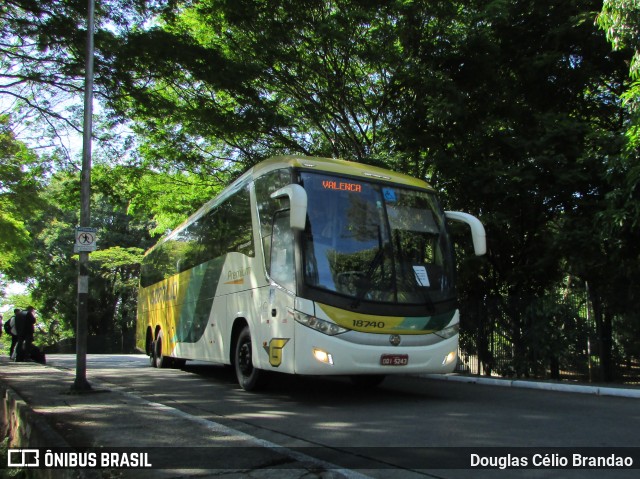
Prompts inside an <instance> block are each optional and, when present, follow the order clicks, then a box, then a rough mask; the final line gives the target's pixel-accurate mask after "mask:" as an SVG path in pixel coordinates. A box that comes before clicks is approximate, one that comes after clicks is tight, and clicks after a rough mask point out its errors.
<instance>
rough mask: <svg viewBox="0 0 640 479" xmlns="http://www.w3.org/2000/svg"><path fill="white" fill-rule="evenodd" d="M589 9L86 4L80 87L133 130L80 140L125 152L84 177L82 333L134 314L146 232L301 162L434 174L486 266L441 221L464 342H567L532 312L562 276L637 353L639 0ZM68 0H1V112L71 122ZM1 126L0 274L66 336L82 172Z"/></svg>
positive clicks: (521, 357) (526, 364)
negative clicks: (249, 172) (26, 284)
mask: <svg viewBox="0 0 640 479" xmlns="http://www.w3.org/2000/svg"><path fill="white" fill-rule="evenodd" d="M601 6H602V5H601V4H600V2H597V1H595V0H593V1H591V0H589V1H586V2H584V1H582V2H578V1H575V0H569V1H567V0H495V1H491V2H480V1H476V0H472V1H470V2H469V1H467V2H461V1H455V0H442V1H436V2H433V1H426V0H415V1H406V0H393V1H382V0H356V1H353V0H351V1H347V0H333V1H330V2H329V1H325V0H312V1H308V2H295V1H293V0H273V1H269V2H266V1H262V0H233V1H228V0H203V1H199V2H190V1H171V2H163V1H157V2H156V1H151V2H149V1H142V0H128V1H124V2H114V1H111V0H107V1H105V2H99V5H98V15H97V18H98V20H97V33H96V47H97V55H96V86H97V90H98V92H99V97H100V98H101V99H103V101H104V106H105V107H106V112H107V113H108V120H109V123H108V125H117V123H118V122H119V121H121V122H122V123H123V124H126V125H127V126H128V127H130V129H131V132H132V133H133V134H135V135H136V142H135V144H131V143H129V142H128V141H129V139H128V138H127V139H122V138H118V135H117V134H116V133H114V130H112V129H111V126H109V127H107V126H106V125H107V124H99V125H100V128H99V129H100V130H101V131H100V132H99V133H98V135H100V136H101V138H109V140H110V141H114V142H120V143H121V145H118V146H121V147H122V151H126V152H127V154H130V156H124V155H123V154H122V153H121V152H116V151H114V150H109V149H104V150H103V152H102V156H101V157H100V158H99V161H97V162H95V166H94V169H93V195H92V223H93V225H94V226H96V227H97V228H98V230H99V233H98V238H99V242H98V246H99V251H98V252H96V253H94V254H92V255H91V262H92V265H91V268H92V273H91V291H92V298H93V299H92V304H91V305H90V309H91V310H92V311H94V313H95V314H93V315H92V322H91V324H90V326H89V327H90V331H91V333H93V334H111V333H113V332H124V331H127V330H129V328H130V327H131V325H132V318H133V314H134V313H133V311H134V310H135V286H134V285H135V282H136V277H137V274H138V272H137V262H138V261H139V257H140V254H141V252H142V251H143V250H145V249H146V248H148V247H149V246H151V245H152V244H153V242H154V240H153V239H152V235H158V234H159V233H164V232H165V231H166V230H168V229H172V228H175V227H176V226H177V225H178V224H179V223H180V222H182V221H183V220H184V219H185V218H186V217H187V216H188V214H190V213H192V212H193V211H195V210H196V209H197V208H198V207H199V206H200V205H201V204H203V203H204V202H206V201H207V200H208V199H209V198H211V197H212V196H214V195H215V193H216V192H217V191H219V189H220V188H221V187H222V186H224V185H225V184H228V183H229V182H230V181H231V180H233V179H234V178H235V177H237V176H238V175H239V174H240V173H241V172H243V171H245V170H246V169H247V168H248V167H250V166H251V165H253V164H255V163H256V162H258V161H259V160H261V159H263V158H264V157H266V156H270V155H272V154H274V153H304V154H312V155H325V156H340V157H344V158H346V159H353V160H357V161H361V162H364V163H369V164H381V165H386V166H388V167H390V168H392V169H395V170H399V171H403V172H406V173H409V174H411V175H413V176H415V177H420V178H424V177H426V176H429V177H430V178H431V182H432V183H433V185H434V186H436V187H437V188H438V189H439V190H440V191H442V193H443V194H442V197H443V202H444V203H445V205H446V207H447V209H460V210H466V211H470V212H472V213H476V214H478V215H479V216H480V217H481V219H482V220H483V222H484V223H485V225H486V228H487V232H488V236H489V247H490V252H489V255H488V256H487V257H486V258H474V257H471V256H470V255H468V254H463V253H465V249H467V250H468V237H467V234H468V233H467V231H464V232H460V233H457V232H456V231H455V230H454V236H455V238H456V243H457V245H458V246H459V248H458V258H459V262H460V275H459V279H460V281H459V286H460V287H459V292H460V296H461V299H462V302H463V306H464V308H465V310H464V313H465V314H463V327H465V328H469V329H474V328H475V329H476V330H477V331H480V332H482V334H483V335H485V336H484V338H480V339H479V340H478V341H477V347H478V349H479V350H480V351H481V353H484V352H486V347H485V346H486V345H484V346H483V342H486V339H487V337H488V334H490V333H493V332H498V331H500V332H501V334H502V335H503V336H504V338H506V339H508V340H509V341H511V342H512V343H513V345H514V348H515V349H514V354H515V359H514V360H515V363H516V364H517V365H518V369H519V370H522V371H537V370H539V369H540V368H541V365H542V364H547V363H550V362H551V361H552V360H554V361H564V360H566V359H567V354H573V349H571V347H569V346H567V347H566V348H565V349H564V350H563V346H564V345H568V344H577V341H578V337H579V336H580V335H582V334H583V332H582V331H581V330H580V328H579V325H576V320H575V315H574V311H572V310H571V308H569V307H565V306H566V305H564V304H563V303H562V302H559V301H556V302H555V303H554V304H546V303H544V304H542V303H541V302H540V298H542V297H545V296H547V295H554V294H555V292H556V291H558V290H559V289H561V288H562V282H563V280H564V278H565V277H566V276H567V274H571V275H573V276H574V277H575V278H577V279H579V280H581V281H582V282H584V281H586V282H587V283H588V284H589V286H590V290H589V291H590V295H591V296H590V299H591V301H592V302H593V303H594V304H597V306H598V307H597V308H596V310H597V314H595V315H596V316H597V317H598V321H599V326H598V328H599V330H598V335H599V336H600V337H602V338H604V340H605V341H606V340H608V339H612V338H611V336H612V335H611V334H609V336H610V337H609V338H607V337H606V336H607V334H608V333H607V331H608V330H609V329H610V328H608V326H610V325H615V328H616V330H617V331H620V334H622V337H617V339H616V344H619V345H622V344H624V350H625V351H629V352H630V353H629V354H636V353H634V352H633V351H634V348H633V346H632V341H631V340H630V339H629V338H631V337H632V335H633V334H635V333H634V332H635V331H637V315H634V312H633V308H634V306H635V304H636V302H637V301H636V299H637V298H638V297H639V296H640V289H639V288H638V286H637V285H638V284H640V273H639V269H638V264H639V263H638V260H639V259H640V250H639V247H638V246H637V245H638V244H640V241H639V240H640V238H638V233H637V231H639V230H638V228H637V226H638V225H639V224H640V220H639V219H640V209H639V207H638V205H639V204H640V201H639V200H640V197H639V196H638V195H639V194H640V193H639V191H640V189H639V188H638V179H639V178H640V168H639V167H638V154H637V152H638V149H637V145H638V141H639V140H638V137H639V135H638V121H637V120H638V116H637V115H638V109H637V108H636V103H637V98H638V83H637V82H636V83H634V84H631V83H630V82H629V79H628V73H629V65H627V64H625V62H624V60H625V59H628V58H629V57H633V56H634V55H635V57H634V60H633V61H632V63H631V73H632V75H636V74H637V68H638V66H637V63H638V62H637V52H638V44H637V41H638V18H640V16H638V2H637V1H635V0H617V1H614V0H607V1H605V2H604V7H603V11H602V13H601V14H600V16H599V17H598V21H599V22H600V26H601V27H602V28H604V30H605V31H606V35H605V32H603V31H601V30H599V29H598V27H597V26H595V25H594V18H595V17H596V13H595V12H596V11H598V10H600V9H601ZM84 8H85V7H84V6H83V5H82V4H79V3H78V2H74V1H70V0H55V1H53V2H48V3H47V2H44V3H43V2H40V3H38V2H32V1H26V0H25V1H22V0H18V1H15V2H11V3H10V5H8V6H6V7H2V9H1V10H0V29H1V30H0V31H2V33H3V38H6V39H7V42H6V43H5V45H4V46H3V47H1V48H0V60H1V61H2V62H3V63H2V64H3V66H4V65H6V68H5V70H4V72H5V73H3V74H2V75H4V76H3V77H2V78H3V80H4V82H5V83H6V79H7V78H8V76H7V75H11V74H14V73H16V72H20V73H21V75H20V76H19V77H17V80H16V81H17V83H16V84H15V85H13V86H12V88H8V87H7V88H6V89H3V91H2V92H1V93H2V94H3V95H5V96H6V95H11V96H13V98H15V99H16V101H17V103H18V105H17V106H18V107H19V111H21V112H24V111H25V110H24V108H27V109H29V111H31V112H37V115H40V117H41V118H42V117H43V116H42V115H48V116H46V118H48V120H49V123H48V124H51V125H55V124H56V121H58V122H63V123H64V122H67V123H70V124H71V127H72V128H77V123H74V122H75V121H76V119H79V116H78V115H77V113H78V112H77V111H74V112H72V113H73V114H69V115H66V114H64V115H62V114H61V113H60V111H61V110H60V109H56V103H57V102H59V101H60V100H61V99H63V98H67V99H68V98H69V97H68V96H67V97H65V96H64V94H67V95H74V94H77V93H78V92H79V91H80V89H81V81H80V80H81V75H82V73H83V71H82V68H83V67H82V65H83V45H84V31H83V30H84V23H83V21H84V15H85V11H84ZM607 35H608V38H609V39H610V40H611V41H612V42H613V43H614V45H615V46H616V48H621V51H620V52H617V53H616V52H611V48H610V45H608V44H607V42H606V40H605V37H606V36H607ZM629 52H633V53H632V54H631V55H630V54H629ZM5 90H6V91H5ZM621 95H622V96H621ZM66 104H67V103H66V102H65V101H62V103H59V104H58V107H60V108H63V110H62V111H64V105H66ZM33 114H34V115H36V113H33ZM74 115H76V116H74ZM20 118H22V117H20ZM14 121H15V120H14ZM5 123H6V125H7V128H5V129H3V130H2V136H1V137H0V154H2V162H1V163H0V165H1V166H0V181H2V182H3V183H2V188H1V189H0V202H2V203H1V205H0V206H2V208H0V222H2V225H1V226H2V228H1V229H0V247H2V248H3V251H6V254H4V255H3V256H2V257H0V263H1V264H0V270H2V271H3V272H5V273H7V274H9V273H10V275H11V276H10V277H14V278H32V279H34V289H33V295H34V300H36V301H39V302H40V303H39V306H40V309H41V311H42V313H43V317H51V318H56V320H58V321H59V322H60V325H61V326H64V327H67V330H72V329H73V325H74V323H75V312H74V305H75V294H76V293H75V283H76V275H77V273H76V270H75V268H76V264H75V257H74V255H73V253H72V251H71V245H72V243H73V228H74V226H75V225H76V224H77V222H78V221H77V209H78V208H77V205H78V196H79V194H78V192H79V178H78V175H77V171H76V170H75V169H74V168H73V167H71V166H70V163H66V164H63V165H62V166H61V165H60V163H58V164H57V169H56V170H55V171H51V172H49V173H48V174H47V175H44V177H43V176H42V170H39V169H38V165H39V164H40V163H39V162H41V161H42V160H43V159H42V158H39V157H38V156H37V155H35V154H34V153H33V151H30V150H29V149H28V148H26V147H25V146H24V144H21V143H20V142H18V141H17V140H16V139H15V136H12V134H11V132H10V129H9V128H8V125H9V123H8V120H7V122H5ZM24 124H25V125H28V127H30V128H33V126H32V125H33V123H27V122H25V123H24ZM103 125H105V126H103ZM51 128H53V130H52V129H50V128H47V129H46V130H45V132H46V133H47V134H58V130H57V128H56V127H51ZM102 130H108V131H102ZM101 143H102V142H101ZM114 144H115V143H114ZM60 157H65V158H66V159H68V160H69V159H71V158H70V155H66V154H65V155H62V156H60ZM5 159H6V161H5ZM53 159H54V160H55V159H56V158H53ZM41 177H43V178H44V179H43V180H42V181H39V180H38V178H41ZM5 185H6V186H5ZM26 192H28V193H26ZM16 193H20V194H16ZM23 193H24V194H23ZM37 199H40V200H42V204H38V203H37V202H36V201H34V200H37ZM465 318H466V319H465ZM496 318H499V319H496ZM554 332H557V333H558V336H554ZM545 336H546V337H548V338H550V341H549V343H548V344H542V343H541V342H540V341H539V338H540V337H545ZM614 336H615V335H614ZM536 338H538V339H536ZM625 338H626V339H625ZM506 339H505V340H506ZM611 344H613V342H612V343H611ZM621 347H622V346H621ZM483 348H484V349H483ZM605 349H606V347H605V348H602V350H605ZM610 349H611V348H610ZM576 354H577V353H576Z"/></svg>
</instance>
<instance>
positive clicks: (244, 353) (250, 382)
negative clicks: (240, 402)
mask: <svg viewBox="0 0 640 479" xmlns="http://www.w3.org/2000/svg"><path fill="white" fill-rule="evenodd" d="M233 359H234V366H235V370H236V378H238V384H240V387H241V388H242V389H244V390H245V391H255V390H256V389H259V388H260V387H261V386H263V385H264V382H265V372H264V371H262V370H260V369H258V368H256V367H254V366H253V355H252V351H251V332H250V331H249V327H248V326H245V327H244V328H243V329H242V331H240V335H239V336H238V341H237V342H236V348H235V354H234V356H233Z"/></svg>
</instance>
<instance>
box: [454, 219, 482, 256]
mask: <svg viewBox="0 0 640 479" xmlns="http://www.w3.org/2000/svg"><path fill="white" fill-rule="evenodd" d="M444 214H445V216H446V217H447V219H450V220H453V221H461V222H462V223H466V224H468V225H469V227H470V228H471V237H472V239H473V250H474V251H475V253H476V256H482V255H483V254H485V253H486V252H487V234H486V232H485V231H484V226H482V223H481V222H480V220H479V219H478V218H476V217H475V216H473V215H470V214H468V213H461V212H460V211H445V213H444Z"/></svg>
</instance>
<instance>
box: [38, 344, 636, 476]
mask: <svg viewBox="0 0 640 479" xmlns="http://www.w3.org/2000/svg"><path fill="white" fill-rule="evenodd" d="M47 360H48V364H49V365H51V366H54V367H59V368H67V369H74V368H75V356H73V355H48V357H47ZM87 377H88V379H89V381H90V382H95V383H99V384H100V385H101V386H103V387H119V388H122V389H125V390H127V391H129V392H132V393H134V394H136V395H138V396H141V397H144V398H146V399H149V400H152V401H154V402H159V403H162V404H166V405H168V406H171V407H174V408H176V409H179V410H181V411H183V412H184V413H187V414H191V415H194V416H198V417H201V418H204V419H208V420H211V421H215V422H217V423H220V424H223V425H225V426H228V427H231V428H234V429H236V430H240V431H243V432H245V433H249V434H251V435H253V436H255V437H258V438H260V439H265V440H268V441H271V442H273V443H276V444H280V445H283V446H287V447H314V448H316V447H317V448H318V449H319V448H322V450H323V451H347V452H348V453H349V454H351V456H354V457H363V456H366V457H370V458H373V459H376V460H378V461H381V462H382V463H383V464H385V465H383V466H380V468H379V469H377V470H376V469H374V470H372V471H369V473H370V475H373V476H377V477H410V476H413V475H416V476H419V475H426V476H427V477H442V478H445V477H446V478H458V477H474V478H475V477H532V478H538V477H550V478H551V477H553V478H557V477H571V478H573V477H576V478H578V477H579V478H584V477H594V478H596V477H597V478H600V477H612V478H618V477H637V476H638V475H640V472H639V470H638V469H635V470H632V471H629V470H607V469H605V470H602V469H600V470H584V469H583V470H566V469H537V468H533V469H523V470H517V471H514V470H495V469H492V470H474V471H469V470H460V469H457V470H456V469H453V470H451V469H446V470H445V469H442V470H438V471H424V470H422V469H421V467H420V461H416V456H420V455H429V454H438V455H442V453H446V452H447V450H446V449H440V448H471V449H469V451H471V452H473V451H477V452H478V453H479V455H480V456H482V457H485V456H487V457H488V456H492V455H495V456H500V457H502V456H506V455H508V454H510V453H513V456H515V457H517V453H518V451H519V449H511V448H521V447H522V448H541V449H540V452H541V456H540V457H539V459H540V460H545V458H546V460H551V461H553V460H554V459H559V460H562V457H564V455H565V453H566V454H567V455H569V456H570V455H571V454H572V453H574V452H576V451H579V450H580V451H582V449H581V448H621V447H633V448H640V434H638V432H639V431H640V402H639V401H638V399H633V398H618V397H606V396H592V395H585V394H570V393H562V392H553V391H541V390H531V389H518V388H501V387H493V386H484V385H479V384H465V383H456V382H446V381H438V380H430V379H425V378H417V377H389V378H387V379H386V380H385V382H384V383H383V384H382V386H380V387H379V388H377V389H373V390H363V389H358V388H357V387H355V386H353V385H352V384H351V383H350V382H349V381H348V380H346V379H342V378H311V377H293V376H284V375H274V376H273V377H272V378H271V381H270V383H269V385H268V386H267V387H266V389H265V390H263V391H261V392H259V393H248V392H245V391H243V390H242V389H240V388H239V386H238V385H237V384H236V382H235V377H234V375H233V373H232V371H231V370H230V369H228V368H223V367H219V366H213V365H208V364H204V363H193V364H192V363H187V366H186V367H185V368H184V369H183V370H171V369H153V368H151V367H150V366H149V365H148V360H147V358H146V357H145V356H135V355H102V356H94V355H90V356H89V357H88V366H87ZM390 446H396V448H393V449H392V448H390ZM488 448H499V449H495V450H494V449H488ZM505 448H506V449H505ZM542 448H553V449H542ZM306 450H308V451H314V450H315V449H306ZM389 450H391V451H399V452H400V451H409V453H407V455H404V456H403V455H402V453H401V454H400V456H401V457H399V458H394V457H390V456H389V455H388V451H389ZM460 450H461V449H452V450H451V451H454V452H456V451H460ZM464 451H465V453H466V452H468V451H467V450H466V449H465V450H464ZM588 451H590V452H589V453H591V452H593V451H597V450H588ZM602 451H605V450H602ZM637 451H638V450H636V451H635V454H636V455H637V454H638V452H637ZM527 452H528V453H531V451H527ZM545 454H546V456H545ZM554 454H557V456H554ZM567 457H568V456H567ZM327 459H329V460H330V459H331V457H328V458H327ZM529 460H531V456H530V454H529ZM389 464H394V465H399V466H400V467H401V468H402V469H403V470H401V471H398V470H392V469H389V468H388V465H389ZM636 467H640V465H638V464H637V465H636ZM471 472H472V473H471ZM516 472H517V474H515V473H516ZM501 473H504V474H501Z"/></svg>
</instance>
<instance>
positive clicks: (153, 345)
mask: <svg viewBox="0 0 640 479" xmlns="http://www.w3.org/2000/svg"><path fill="white" fill-rule="evenodd" d="M149 365H150V366H151V367H152V368H155V367H156V342H155V341H151V350H150V351H149Z"/></svg>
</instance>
